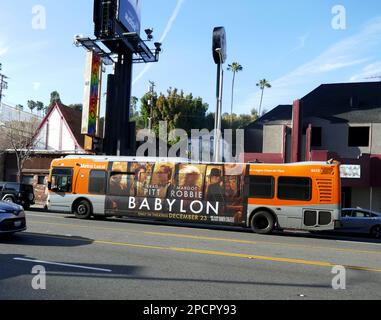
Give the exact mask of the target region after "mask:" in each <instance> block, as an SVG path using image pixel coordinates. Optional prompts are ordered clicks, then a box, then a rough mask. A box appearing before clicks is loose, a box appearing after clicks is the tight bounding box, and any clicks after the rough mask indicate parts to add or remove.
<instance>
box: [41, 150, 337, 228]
mask: <svg viewBox="0 0 381 320" xmlns="http://www.w3.org/2000/svg"><path fill="white" fill-rule="evenodd" d="M48 189H49V197H48V203H47V206H48V209H49V210H51V211H63V212H68V213H73V214H75V216H76V217H77V218H79V219H89V218H91V217H103V218H105V217H128V218H137V219H152V220H164V221H178V222H186V223H204V224H219V225H233V226H242V227H250V228H252V230H253V231H254V232H256V233H259V234H268V233H271V232H272V231H273V230H274V229H279V230H284V229H293V230H307V231H322V230H332V229H335V228H336V227H338V226H339V223H340V218H341V185H340V165H339V163H324V162H309V163H297V164H233V163H231V164H229V163H223V164H222V163H189V162H187V161H186V160H185V161H181V160H180V159H156V158H133V157H106V156H68V157H66V158H62V159H56V160H54V161H53V162H52V167H51V171H50V175H49V186H48Z"/></svg>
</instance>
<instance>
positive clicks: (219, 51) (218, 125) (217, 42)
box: [213, 27, 227, 162]
mask: <svg viewBox="0 0 381 320" xmlns="http://www.w3.org/2000/svg"><path fill="white" fill-rule="evenodd" d="M226 47H227V46H226V31H225V28H224V27H216V28H214V30H213V60H214V62H215V64H216V65H217V90H216V114H215V119H214V162H221V161H222V159H223V157H222V152H221V151H222V150H221V142H222V132H221V130H222V94H223V86H224V69H223V65H224V63H225V61H226V58H227V54H226Z"/></svg>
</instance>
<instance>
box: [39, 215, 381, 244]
mask: <svg viewBox="0 0 381 320" xmlns="http://www.w3.org/2000/svg"><path fill="white" fill-rule="evenodd" d="M34 211H40V212H45V213H49V211H46V210H45V211H44V210H43V209H41V210H39V209H36V210H34ZM54 214H60V215H62V216H63V217H64V218H65V219H68V220H77V218H75V217H74V216H73V215H68V214H67V213H57V212H54ZM92 219H93V220H94V221H102V222H103V223H107V224H130V225H131V224H132V225H151V226H168V227H181V228H188V229H200V230H212V231H229V232H237V233H246V234H249V233H252V231H251V229H249V228H242V227H237V226H219V225H208V224H195V223H184V222H181V223H179V222H175V221H163V220H144V219H135V218H134V219H131V218H126V217H108V218H104V219H97V218H92ZM272 236H277V237H294V238H310V239H323V240H339V241H350V242H358V243H376V244H381V239H375V238H371V237H370V236H368V235H362V234H350V233H344V232H341V233H337V232H334V231H326V232H318V233H309V232H306V231H301V232H298V231H287V230H285V231H283V232H281V231H275V232H274V233H273V234H272ZM263 237H268V236H267V235H264V236H263Z"/></svg>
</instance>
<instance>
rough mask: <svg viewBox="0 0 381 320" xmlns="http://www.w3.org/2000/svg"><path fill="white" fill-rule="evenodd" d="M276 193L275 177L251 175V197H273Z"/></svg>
mask: <svg viewBox="0 0 381 320" xmlns="http://www.w3.org/2000/svg"><path fill="white" fill-rule="evenodd" d="M274 194H275V179H274V177H271V176H250V177H249V198H254V199H273V198H274Z"/></svg>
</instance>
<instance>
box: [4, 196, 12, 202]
mask: <svg viewBox="0 0 381 320" xmlns="http://www.w3.org/2000/svg"><path fill="white" fill-rule="evenodd" d="M3 201H5V202H10V203H15V201H14V200H13V198H12V197H10V196H7V197H5V198H4V199H3Z"/></svg>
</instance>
